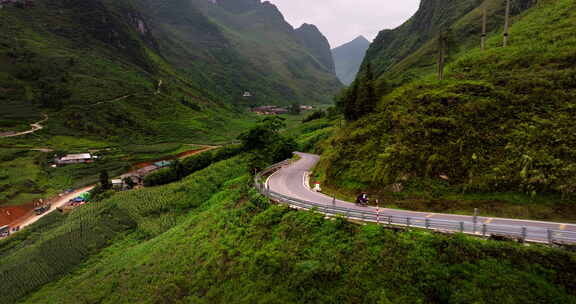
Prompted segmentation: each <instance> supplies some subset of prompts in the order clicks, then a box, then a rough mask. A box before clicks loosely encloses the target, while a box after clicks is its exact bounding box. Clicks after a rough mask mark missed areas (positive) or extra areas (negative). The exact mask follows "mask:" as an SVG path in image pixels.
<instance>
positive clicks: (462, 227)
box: [460, 222, 464, 233]
mask: <svg viewBox="0 0 576 304" xmlns="http://www.w3.org/2000/svg"><path fill="white" fill-rule="evenodd" d="M460 233H464V222H460Z"/></svg>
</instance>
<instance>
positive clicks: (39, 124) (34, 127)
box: [0, 114, 48, 137]
mask: <svg viewBox="0 0 576 304" xmlns="http://www.w3.org/2000/svg"><path fill="white" fill-rule="evenodd" d="M43 116H44V118H43V119H42V120H40V121H39V122H36V123H33V124H30V130H28V131H23V132H17V133H12V132H8V133H4V134H0V137H16V136H22V135H26V134H31V133H34V132H36V131H39V130H42V129H44V126H43V125H42V123H44V122H46V121H47V120H48V115H46V114H43Z"/></svg>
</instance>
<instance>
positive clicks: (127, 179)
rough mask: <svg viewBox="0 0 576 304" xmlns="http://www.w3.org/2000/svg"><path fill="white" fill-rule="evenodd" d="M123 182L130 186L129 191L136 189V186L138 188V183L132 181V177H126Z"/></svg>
mask: <svg viewBox="0 0 576 304" xmlns="http://www.w3.org/2000/svg"><path fill="white" fill-rule="evenodd" d="M122 182H124V184H126V186H128V189H134V186H136V183H135V182H134V181H133V180H132V178H131V177H125V178H124V179H123V180H122Z"/></svg>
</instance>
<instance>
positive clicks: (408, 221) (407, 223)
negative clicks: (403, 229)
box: [406, 217, 411, 228]
mask: <svg viewBox="0 0 576 304" xmlns="http://www.w3.org/2000/svg"><path fill="white" fill-rule="evenodd" d="M410 222H411V218H409V217H407V218H406V226H408V228H410Z"/></svg>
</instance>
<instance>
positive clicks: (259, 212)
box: [0, 120, 576, 304]
mask: <svg viewBox="0 0 576 304" xmlns="http://www.w3.org/2000/svg"><path fill="white" fill-rule="evenodd" d="M329 125H330V124H329V123H327V122H326V121H325V120H318V121H312V122H310V123H307V124H303V125H302V126H301V127H300V128H298V129H296V130H293V132H294V134H304V135H305V136H304V137H302V138H301V139H302V140H303V141H304V142H307V141H308V139H309V137H314V136H316V135H317V134H318V132H319V131H322V130H323V128H322V126H329ZM327 131H328V132H329V131H330V128H328V130H327ZM308 135H310V136H308ZM246 172H247V166H246V164H245V162H244V161H243V160H242V159H240V158H234V159H230V160H227V161H224V162H221V163H217V164H215V165H212V166H211V167H209V168H207V169H205V170H203V171H200V172H197V173H195V174H193V175H191V176H189V177H187V178H185V179H184V180H182V181H181V182H177V183H174V184H169V185H166V186H160V187H154V188H148V189H143V190H136V191H130V192H125V193H119V194H116V195H115V196H113V197H111V198H110V199H108V200H106V201H104V202H101V203H96V204H91V205H87V206H84V207H81V208H79V209H77V210H75V211H73V212H72V213H71V214H69V215H66V216H65V215H61V214H58V213H57V214H53V215H51V216H49V217H46V218H45V219H43V220H42V221H40V222H38V223H37V224H35V225H34V226H32V227H31V228H29V229H27V230H25V231H23V232H21V233H19V234H17V235H16V236H14V237H12V238H10V239H7V240H3V241H0V258H1V259H2V263H1V264H0V284H2V286H4V288H5V289H4V290H5V291H6V292H3V293H0V303H2V304H4V303H223V302H226V303H254V302H256V303H294V302H313V303H318V302H319V303H375V302H383V303H406V304H408V303H410V304H412V303H469V302H473V301H476V302H478V301H479V302H481V303H518V302H522V303H576V294H575V293H574V291H575V290H576V288H575V286H576V285H575V284H576V277H575V274H576V270H575V267H576V257H575V256H574V254H573V253H569V252H567V251H562V250H558V249H552V248H546V247H540V246H530V247H526V246H522V245H517V244H508V243H501V242H492V241H483V240H479V239H473V238H469V237H465V236H461V235H452V236H446V235H440V234H430V233H424V232H417V231H413V232H394V231H390V230H386V229H384V228H382V227H377V226H375V225H367V226H360V225H355V224H350V223H347V222H346V221H345V220H344V219H336V220H327V219H325V218H324V217H323V216H321V215H318V214H314V213H312V212H302V211H295V210H290V209H289V208H287V207H283V206H275V205H272V204H270V202H269V201H268V200H267V199H264V198H263V197H261V196H260V195H258V194H256V193H255V191H254V190H253V189H252V188H251V185H250V181H251V177H250V176H248V175H246ZM22 269H25V270H26V271H22ZM511 290H514V292H511Z"/></svg>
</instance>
